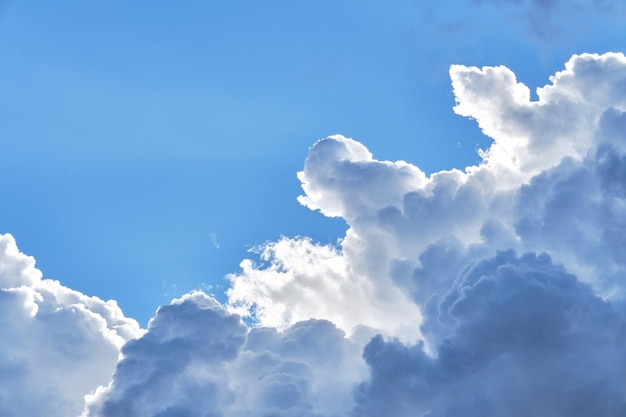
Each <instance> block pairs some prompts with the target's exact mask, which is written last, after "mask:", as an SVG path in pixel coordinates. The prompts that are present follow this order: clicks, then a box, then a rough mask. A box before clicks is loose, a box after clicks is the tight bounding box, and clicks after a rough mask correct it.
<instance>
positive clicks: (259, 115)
mask: <svg viewBox="0 0 626 417" xmlns="http://www.w3.org/2000/svg"><path fill="white" fill-rule="evenodd" d="M546 7H547V6H546ZM0 13H1V14H0V53H1V55H2V57H3V58H2V65H1V66H0V80H1V81H0V83H1V86H0V89H1V91H2V94H1V96H0V112H1V114H2V115H3V122H2V126H1V127H0V135H1V137H2V142H1V143H2V149H1V153H0V158H1V164H2V166H4V168H5V175H6V176H7V179H10V180H8V181H4V182H3V184H2V194H3V195H4V196H5V204H3V205H2V207H1V208H0V210H1V211H0V216H1V218H2V224H1V225H0V228H1V231H2V232H4V233H7V232H10V233H12V234H14V235H15V236H16V238H17V239H18V242H19V244H20V247H21V248H22V249H23V250H24V251H25V252H26V253H29V254H31V255H33V256H35V257H36V259H37V261H38V265H39V267H40V268H41V269H42V270H43V271H44V273H45V275H46V276H47V277H51V278H55V279H59V280H61V281H62V282H63V283H64V284H67V285H68V286H70V287H72V288H76V289H78V290H80V291H83V292H85V293H87V294H94V295H98V296H99V297H102V298H105V299H108V298H113V299H116V300H118V302H119V303H120V305H121V306H122V307H123V308H124V310H125V311H126V312H127V314H128V315H130V316H131V317H136V318H137V319H139V320H140V321H141V322H143V323H146V322H147V319H148V318H149V317H151V316H152V314H153V312H154V310H155V309H156V307H157V306H158V305H160V304H162V303H165V302H168V301H169V299H171V297H173V296H180V295H181V294H183V293H184V292H186V291H188V290H190V289H193V288H198V287H200V286H203V285H211V286H213V292H214V293H215V295H216V296H218V297H220V296H221V295H222V293H223V291H224V290H225V283H224V282H223V280H222V277H223V276H224V275H225V274H227V273H230V272H235V271H236V270H237V269H238V264H239V262H240V260H241V259H243V257H245V256H246V250H247V249H249V248H250V247H251V246H254V245H258V244H260V243H263V242H264V241H266V240H275V239H277V238H278V237H279V236H281V235H286V236H294V235H304V236H311V237H313V238H314V239H315V240H319V241H321V242H334V241H335V240H336V239H337V238H340V237H341V236H343V233H344V230H345V228H346V226H345V223H344V222H343V221H341V220H340V219H332V220H331V219H328V218H323V217H322V216H320V215H319V214H317V213H313V212H310V211H309V210H307V209H305V208H302V207H300V206H299V205H298V203H297V202H296V199H295V198H296V196H297V195H299V194H300V186H299V182H298V180H297V179H296V177H295V173H296V172H297V171H298V170H300V169H301V168H302V163H303V160H304V157H305V156H306V151H307V148H308V147H309V146H311V145H312V144H313V143H314V142H315V141H316V140H317V139H319V138H322V137H325V136H327V135H329V134H335V133H341V134H344V135H346V136H350V137H354V138H357V139H358V140H360V141H361V142H363V143H365V144H366V145H367V146H368V148H369V149H370V150H371V151H372V152H373V153H374V155H375V157H377V158H379V159H389V160H396V159H404V160H407V161H408V162H411V163H414V164H416V165H417V166H419V167H420V168H421V169H423V170H424V171H426V172H434V171H438V170H441V169H450V168H454V167H457V168H463V167H465V166H467V165H470V164H473V163H476V162H477V161H478V156H477V154H476V149H477V147H482V148H484V147H486V146H487V145H488V144H489V143H490V140H489V139H488V138H485V137H484V136H482V134H481V133H480V131H479V130H478V129H477V128H476V126H475V124H474V123H473V122H472V121H470V120H466V119H464V118H461V117H459V116H457V115H455V114H453V112H452V110H451V108H452V106H453V105H454V98H453V96H452V94H451V87H450V81H449V78H448V74H447V70H448V67H449V65H450V64H453V63H463V64H465V65H479V66H482V65H506V66H508V67H509V68H511V69H513V70H514V71H515V72H516V74H517V76H518V79H519V80H520V81H522V82H525V83H527V84H528V85H529V87H530V88H531V90H534V87H536V86H542V85H544V84H546V83H547V82H548V80H547V77H548V76H549V75H551V74H553V73H554V72H555V71H557V70H559V69H561V68H562V65H563V62H565V61H566V60H567V59H568V58H569V56H570V55H571V54H573V53H577V52H582V51H594V52H604V51H607V50H620V49H622V50H623V49H624V42H625V41H624V40H623V39H626V37H624V36H622V35H623V34H624V29H623V19H622V20H619V18H614V16H612V15H611V14H610V13H606V14H599V15H598V16H596V15H593V17H592V18H587V16H584V15H582V14H576V11H575V10H574V11H572V10H571V8H570V7H567V6H565V5H559V4H557V5H556V6H555V10H553V11H545V10H543V9H541V8H539V9H538V10H537V11H535V10H534V9H533V8H532V6H528V5H526V3H519V4H518V3H515V2H511V3H509V2H471V1H468V2H441V4H439V5H437V6H434V5H433V6H424V5H422V4H420V3H419V2H414V1H393V2H375V1H366V2H351V1H345V2H325V1H322V2H309V3H306V4H304V3H292V2H281V1H270V2H263V3H262V4H261V3H259V2H252V1H248V2H246V1H234V2H208V3H207V2H197V1H190V2H186V3H185V4H184V5H172V4H169V3H167V2H153V3H151V4H150V5H147V4H145V3H141V2H133V3H130V4H129V3H128V2H116V1H113V2H107V3H84V2H78V1H60V2H54V3H44V4H36V3H34V2H11V1H8V2H4V4H3V6H2V9H1V11H0ZM590 16H591V15H590ZM539 29H540V30H539ZM212 234H213V235H214V236H215V238H216V241H217V243H218V245H219V249H218V248H216V247H215V246H214V245H213V242H212V239H211V235H212ZM139 289H141V293H142V296H141V298H139V299H138V298H137V297H136V294H137V291H138V290H139Z"/></svg>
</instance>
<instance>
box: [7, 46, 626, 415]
mask: <svg viewBox="0 0 626 417" xmlns="http://www.w3.org/2000/svg"><path fill="white" fill-rule="evenodd" d="M450 75H451V78H452V85H453V91H454V93H455V96H456V99H457V105H456V107H455V111H456V112H457V113H458V114H460V115H462V116H466V117H471V118H474V119H475V120H476V121H477V123H478V125H479V127H480V128H481V129H482V130H483V132H484V133H485V134H487V135H489V136H490V137H491V138H492V139H493V144H492V146H491V147H490V148H489V149H487V150H485V151H484V152H483V154H482V155H483V158H484V160H483V162H482V163H481V164H480V165H478V166H473V167H467V168H466V169H465V170H463V171H461V170H451V171H442V172H438V173H435V174H433V175H431V176H429V177H427V176H426V175H425V174H424V173H423V172H422V171H421V170H420V169H419V168H417V167H415V166H412V165H410V164H408V163H406V162H401V161H400V162H387V161H378V160H376V159H374V158H373V156H372V155H371V153H370V152H369V151H368V150H367V149H366V148H365V146H363V145H361V144H360V143H358V142H356V141H354V140H352V139H348V138H344V137H342V136H339V135H336V136H331V137H329V138H326V139H324V140H321V141H318V142H317V143H316V144H315V145H314V146H313V147H312V148H311V149H310V151H309V155H308V157H307V159H306V162H305V167H304V170H303V171H302V172H301V173H299V175H298V176H299V178H300V180H301V181H302V183H303V190H304V193H305V194H304V195H303V196H301V197H300V199H299V201H300V202H301V203H302V204H303V205H305V206H307V207H309V208H311V209H313V210H320V211H321V212H322V213H324V214H326V215H327V216H340V217H343V218H344V219H345V220H346V221H347V223H348V225H349V230H348V231H347V233H346V236H345V238H344V239H343V240H342V241H341V242H340V244H339V245H338V246H337V247H335V246H332V245H321V244H316V243H314V242H312V241H311V240H309V239H307V238H282V239H280V240H279V241H277V242H270V243H268V244H266V245H264V246H262V247H261V248H259V252H260V260H259V262H257V263H255V262H254V261H252V260H245V261H244V262H243V263H242V264H241V271H240V272H239V273H237V274H233V275H231V276H230V277H229V279H230V281H231V284H232V285H231V289H230V290H229V292H228V297H229V303H228V305H227V306H226V308H225V307H224V306H221V305H220V304H219V303H218V302H217V301H215V300H214V299H212V298H211V297H209V296H207V295H205V294H203V293H199V292H196V293H192V294H188V295H185V296H183V297H182V298H180V299H178V300H174V301H173V302H172V304H170V305H168V306H163V307H161V308H160V309H159V311H158V313H157V316H156V317H155V318H154V319H153V320H152V321H151V323H150V325H149V329H148V330H147V332H146V333H145V334H144V335H143V336H142V337H140V338H138V339H134V340H131V341H130V342H128V343H126V344H125V345H124V347H123V348H122V354H123V358H122V359H121V360H120V361H119V362H118V363H117V368H116V371H115V375H114V377H113V379H112V380H111V381H108V380H107V375H106V373H107V372H110V371H111V367H112V365H113V363H114V362H115V357H116V355H117V353H118V348H119V346H120V345H121V343H123V342H124V341H125V340H127V339H129V338H130V337H132V336H134V335H137V334H138V330H137V329H136V327H134V324H132V322H129V321H128V320H127V319H125V318H124V317H123V316H122V315H121V313H120V312H119V310H118V309H117V308H116V307H115V306H114V305H113V304H106V303H103V302H102V301H100V300H97V299H92V298H88V297H85V296H83V295H82V294H78V293H76V292H73V291H71V290H69V289H66V288H64V287H62V286H60V285H59V284H58V283H55V282H52V281H46V280H41V275H40V273H39V272H38V271H36V270H35V269H34V267H33V265H32V264H33V261H32V259H30V258H27V257H25V256H24V255H22V254H19V252H17V249H16V248H15V246H14V243H13V241H12V238H10V237H7V236H5V237H4V238H3V239H4V240H2V242H4V244H5V248H6V249H5V251H4V252H3V253H4V255H3V256H2V257H0V273H2V276H3V278H2V279H3V281H2V285H3V287H2V288H3V290H2V292H1V293H0V296H1V297H3V298H5V299H6V301H4V302H2V303H0V308H2V309H3V312H4V314H3V315H2V316H1V317H2V318H1V319H0V320H4V322H3V326H5V327H6V328H7V334H11V337H10V339H7V340H3V341H2V342H0V347H1V349H2V351H1V352H6V354H5V355H3V356H2V357H3V358H16V359H15V360H14V361H13V362H7V363H6V364H5V362H6V361H5V362H2V367H3V369H6V370H7V373H6V375H14V376H15V377H14V378H12V379H11V381H16V382H14V383H13V384H14V386H15V387H16V388H15V393H16V394H15V395H16V398H18V399H22V403H19V401H18V403H17V404H19V405H17V406H15V408H12V409H10V410H7V412H6V413H5V414H7V415H9V416H12V415H18V414H19V415H25V414H28V415H40V414H41V412H42V411H41V410H43V408H41V407H46V406H49V407H50V409H51V410H57V411H58V412H55V413H54V414H55V415H60V416H64V415H70V414H69V413H70V411H71V412H74V410H76V408H77V406H78V402H77V401H76V398H77V396H78V395H79V391H80V392H81V393H85V387H86V386H87V385H89V389H93V387H95V385H97V384H102V386H101V387H100V388H99V389H98V391H97V392H95V393H94V394H93V395H90V396H89V397H88V399H87V403H86V406H85V409H84V413H83V417H109V416H115V417H124V416H137V415H149V416H160V417H164V416H233V417H238V416H247V415H264V416H316V417H321V416H328V417H330V416H345V415H351V416H353V417H366V416H380V415H389V416H393V417H396V416H398V417H401V416H424V417H426V416H428V417H444V416H457V415H484V416H501V415H508V416H513V417H515V416H520V417H521V416H529V415H539V416H544V415H549V416H555V417H561V416H562V417H566V416H567V417H573V416H589V415H593V416H603V417H613V416H615V417H617V416H622V415H624V414H625V413H626V403H625V402H624V400H623V399H624V398H626V396H625V394H626V383H625V382H624V379H623V375H624V373H625V372H626V354H624V353H623V352H624V351H623V349H622V346H623V344H624V335H625V334H626V333H625V332H624V330H625V329H626V321H625V318H626V316H625V314H624V313H625V312H626V308H624V305H626V303H625V302H624V291H623V288H624V284H623V282H624V277H625V276H626V269H625V265H626V256H624V247H625V246H626V241H625V239H624V236H626V222H625V221H624V220H623V219H625V218H626V187H625V186H624V184H625V183H626V146H625V144H626V136H625V133H624V132H626V129H625V128H626V117H625V114H626V113H625V112H626V94H624V91H626V58H625V57H624V56H623V55H622V54H616V53H612V54H604V55H591V54H583V55H577V56H574V57H572V59H571V60H570V61H569V62H568V63H567V64H566V66H565V69H564V70H563V71H561V72H560V73H557V74H556V75H555V76H554V77H552V78H551V81H552V83H551V84H550V85H548V86H545V87H543V88H540V89H539V90H538V101H531V100H530V94H529V90H528V88H527V87H526V86H524V85H522V84H520V83H518V82H517V80H516V78H515V75H514V74H513V73H512V72H511V71H510V70H508V69H507V68H504V67H489V68H482V69H478V68H468V67H464V66H459V65H455V66H452V67H451V69H450ZM7 242H8V243H7ZM235 313H240V314H241V315H243V316H248V318H250V319H252V320H253V321H256V324H257V326H253V327H252V328H250V327H249V326H248V325H246V324H245V323H244V322H242V321H241V319H240V316H239V315H237V314H235ZM68 330H69V331H68ZM375 332H381V333H384V334H385V335H386V336H385V337H381V336H377V337H374V338H373V339H372V336H373V335H374V334H375ZM346 335H348V336H346ZM393 336H397V337H398V338H394V337H393ZM416 339H419V340H417V341H416ZM96 341H97V342H98V343H96ZM42 342H46V343H51V344H52V346H53V348H52V349H51V350H50V351H46V353H45V355H52V357H54V358H55V361H54V363H49V362H50V361H49V358H50V356H45V355H44V353H42V351H41V350H38V349H37V347H39V346H40V345H41V343H42ZM55 343H56V344H55ZM364 346H365V347H364ZM363 347H364V349H363ZM361 353H362V354H363V359H364V360H363V359H362V358H361ZM11 360H12V359H11ZM92 361H97V363H98V364H99V366H96V368H95V369H97V370H98V372H95V373H94V372H93V370H92V368H91V367H90V366H91V365H87V364H91V363H92ZM70 365H71V366H73V368H72V369H73V372H74V373H75V374H72V375H70V377H69V378H65V379H64V378H62V377H61V375H62V374H61V370H62V369H65V367H67V366H70ZM62 366H63V368H62ZM3 374H4V373H3ZM96 374H97V375H96ZM63 376H64V377H65V376H67V375H66V374H63ZM33 378H42V379H41V381H42V384H41V386H42V388H41V392H40V393H38V394H37V395H38V397H37V398H38V401H33V402H32V403H26V400H25V398H26V396H25V395H21V396H20V395H19V393H20V392H21V391H20V389H24V385H23V384H26V383H27V381H32V380H35V379H33ZM81 378H86V379H85V381H86V380H87V379H88V382H83V379H81ZM20 384H22V385H20ZM46 384H47V385H46ZM3 386H9V383H8V382H7V381H3ZM79 386H80V387H82V388H81V389H82V390H81V389H79ZM38 388H39V387H38ZM10 392H11V395H12V394H13V391H10ZM55 401H56V402H55ZM2 404H4V403H2ZM42 404H43V405H42ZM68 404H69V405H68ZM28 407H30V408H28ZM35 407H40V408H39V409H36V408H35ZM64 407H65V408H64ZM24 410H26V412H25V411H24ZM18 411H19V412H21V414H20V413H18ZM38 413H39V414H38ZM3 415H4V414H3Z"/></svg>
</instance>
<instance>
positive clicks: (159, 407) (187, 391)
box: [83, 292, 364, 417]
mask: <svg viewBox="0 0 626 417" xmlns="http://www.w3.org/2000/svg"><path fill="white" fill-rule="evenodd" d="M122 353H123V356H124V358H123V359H122V360H121V361H120V362H119V364H118V367H117V371H116V373H115V375H114V378H113V381H112V383H111V384H110V385H109V386H108V387H106V388H101V389H100V390H98V392H96V393H95V394H94V395H92V396H90V397H89V399H88V401H87V404H88V407H87V409H86V411H85V413H84V414H83V416H85V417H90V416H102V417H105V416H106V417H125V416H129V417H130V416H137V415H146V416H223V415H228V416H241V417H244V416H250V415H268V416H269V415H272V416H279V415H280V416H293V417H296V416H311V417H313V416H318V417H320V416H335V415H342V414H345V413H347V412H348V411H349V410H350V407H351V406H350V404H351V391H352V386H353V382H354V380H355V379H356V378H358V377H359V376H361V375H362V374H363V371H364V369H363V368H364V367H363V366H362V363H361V361H360V356H359V353H360V346H358V345H356V344H354V343H352V342H351V341H349V340H348V339H346V338H345V334H344V333H343V332H342V331H341V330H339V329H337V327H336V326H334V325H333V324H332V323H330V322H328V321H320V320H308V321H303V322H300V323H297V324H295V325H294V326H291V327H290V328H288V329H286V330H285V331H283V332H278V331H277V330H276V329H274V328H254V329H251V330H250V331H249V332H248V328H247V327H246V325H245V324H244V323H243V322H242V321H241V320H240V318H239V316H237V315H234V314H231V313H228V312H227V311H226V310H225V309H224V308H223V307H222V306H221V305H220V304H219V303H218V302H217V301H215V300H214V299H212V298H210V297H209V296H207V295H205V294H204V293H200V292H196V293H192V294H188V295H186V296H184V297H182V298H181V299H177V300H174V301H173V302H172V304H171V305H169V306H163V307H161V308H160V309H159V310H158V312H157V315H156V317H155V318H154V319H153V320H152V321H151V322H150V325H149V328H148V332H147V333H146V334H145V335H144V336H143V337H141V338H139V339H137V340H133V341H131V342H129V343H127V344H126V345H125V346H124V348H123V350H122ZM338 370H340V371H341V372H339V373H338V372H337V371H338Z"/></svg>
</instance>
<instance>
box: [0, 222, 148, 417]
mask: <svg viewBox="0 0 626 417" xmlns="http://www.w3.org/2000/svg"><path fill="white" fill-rule="evenodd" d="M0 329H2V337H1V338H0V415H2V416H6V417H21V416H26V415H27V416H50V415H55V416H76V415H78V414H80V412H81V410H82V409H83V403H84V400H83V396H84V395H86V394H89V392H90V391H92V390H95V389H96V388H97V387H98V386H99V385H103V384H106V383H107V381H109V379H110V378H111V374H112V372H113V370H114V369H115V364H116V363H117V361H118V358H119V350H120V348H121V347H122V345H123V344H124V343H125V342H126V341H128V340H130V339H132V338H134V337H137V336H139V335H140V334H141V330H140V329H139V325H138V324H137V322H136V321H134V320H132V319H128V318H126V317H124V315H123V314H122V311H121V310H120V309H119V307H118V306H117V304H116V303H115V302H113V301H108V302H104V301H102V300H100V299H98V298H95V297H87V296H85V295H83V294H80V293H78V292H76V291H73V290H71V289H69V288H67V287H64V286H62V285H61V284H59V282H58V281H52V280H48V279H42V274H41V272H40V271H39V270H37V269H36V268H35V261H34V259H33V258H32V257H29V256H26V255H24V254H22V253H21V252H19V251H18V249H17V246H16V244H15V240H14V239H13V237H12V236H11V235H8V234H5V235H0Z"/></svg>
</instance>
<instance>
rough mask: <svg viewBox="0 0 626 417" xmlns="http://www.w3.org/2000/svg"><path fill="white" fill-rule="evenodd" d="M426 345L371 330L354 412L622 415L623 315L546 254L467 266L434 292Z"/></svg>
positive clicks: (625, 408) (625, 406) (510, 255)
mask: <svg viewBox="0 0 626 417" xmlns="http://www.w3.org/2000/svg"><path fill="white" fill-rule="evenodd" d="M433 304H434V305H433V308H431V311H430V312H429V314H428V315H427V316H426V319H425V321H424V327H425V332H424V333H425V334H426V335H427V338H428V339H429V340H430V341H431V342H432V341H436V345H437V348H436V350H435V356H429V355H427V354H426V353H425V351H424V349H423V346H422V345H419V344H418V345H412V346H407V345H404V344H402V343H401V342H399V341H397V340H391V341H384V340H383V339H382V338H380V337H377V338H374V339H373V340H372V341H371V342H370V343H369V344H368V345H367V346H366V348H365V353H364V357H365V360H366V361H367V363H368V365H369V366H370V369H371V376H370V378H369V380H368V381H366V382H364V383H362V384H361V385H360V386H359V388H358V390H357V392H356V395H355V397H356V399H357V406H356V408H355V412H354V413H353V415H355V416H379V415H381V414H383V413H386V414H388V415H393V416H415V415H419V416H426V415H427V416H429V417H440V416H441V417H443V416H458V415H480V416H502V415H507V416H512V417H516V416H520V417H522V416H534V415H537V416H548V415H549V416H555V417H558V416H563V417H565V416H568V417H574V416H581V417H582V416H590V415H594V416H615V417H617V416H622V415H624V413H626V401H625V400H624V393H625V392H626V382H625V381H624V378H623V375H624V372H625V371H626V362H625V359H626V354H625V353H624V351H623V349H622V346H623V343H624V336H625V333H624V330H625V327H624V324H625V323H624V320H623V317H620V316H618V314H616V312H615V311H614V310H613V309H612V307H611V305H610V303H608V302H607V301H605V300H602V299H601V298H599V297H598V296H597V295H595V294H594V292H593V290H592V289H591V288H590V287H589V286H587V285H586V284H583V283H581V282H580V281H578V280H577V279H576V277H574V276H573V275H571V274H568V273H567V272H566V271H565V270H564V269H563V268H562V267H560V266H556V265H554V264H553V263H552V262H551V259H550V257H549V256H547V255H546V254H541V255H535V254H533V253H527V254H524V255H522V256H519V257H518V256H516V255H515V253H514V252H513V251H508V252H502V253H499V254H498V255H496V256H495V257H493V258H490V259H485V260H482V261H479V262H476V263H475V264H473V265H471V266H470V267H468V268H467V269H466V271H465V272H464V273H463V274H462V275H461V276H459V277H458V279H456V280H455V283H454V284H453V286H452V287H451V288H450V289H449V290H448V291H447V292H446V293H445V294H441V295H440V296H439V297H438V298H437V300H433Z"/></svg>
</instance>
